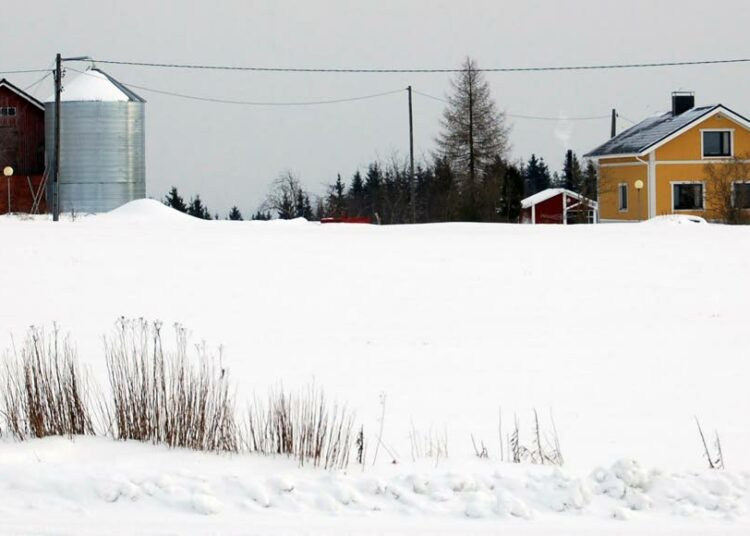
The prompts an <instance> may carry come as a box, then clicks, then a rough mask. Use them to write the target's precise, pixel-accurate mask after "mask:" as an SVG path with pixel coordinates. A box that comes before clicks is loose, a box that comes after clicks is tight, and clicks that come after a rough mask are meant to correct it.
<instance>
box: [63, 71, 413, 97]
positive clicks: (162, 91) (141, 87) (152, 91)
mask: <svg viewBox="0 0 750 536" xmlns="http://www.w3.org/2000/svg"><path fill="white" fill-rule="evenodd" d="M70 70H71V71H75V72H77V73H81V74H83V75H87V76H91V75H90V74H89V73H87V72H85V71H79V70H77V69H72V68H70ZM119 82H120V83H121V84H123V85H124V86H127V87H129V88H134V89H139V90H142V91H149V92H151V93H157V94H159V95H167V96H169V97H178V98H181V99H190V100H196V101H201V102H212V103H217V104H235V105H242V106H318V105H325V104H340V103H345V102H355V101H361V100H367V99H376V98H378V97H385V96H387V95H395V94H396V93H401V92H403V91H406V90H405V89H394V90H392V91H385V92H382V93H373V94H369V95H360V96H357V97H347V98H342V99H330V100H319V101H290V102H264V101H246V100H232V99H220V98H214V97H202V96H199V95H189V94H187V93H177V92H174V91H166V90H163V89H155V88H151V87H146V86H141V85H137V84H131V83H129V82H123V81H121V80H120V81H119Z"/></svg>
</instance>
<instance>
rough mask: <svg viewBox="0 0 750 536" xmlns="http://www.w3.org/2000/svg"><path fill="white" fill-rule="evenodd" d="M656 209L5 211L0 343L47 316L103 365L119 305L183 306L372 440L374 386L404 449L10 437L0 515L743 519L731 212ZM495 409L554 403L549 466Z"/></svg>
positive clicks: (259, 522) (208, 519)
mask: <svg viewBox="0 0 750 536" xmlns="http://www.w3.org/2000/svg"><path fill="white" fill-rule="evenodd" d="M672 223H674V222H673V221H670V220H666V221H662V222H660V223H648V224H642V225H601V226H585V227H584V226H580V227H574V226H571V227H555V226H537V227H531V226H507V225H479V224H440V225H426V226H403V227H376V226H354V225H328V226H325V225H323V226H322V225H319V224H313V223H307V222H301V221H291V222H203V221H198V220H194V219H192V218H189V217H187V216H184V215H181V214H178V213H174V212H171V211H169V210H168V209H166V208H165V207H162V206H161V205H159V204H158V203H156V202H149V201H142V202H136V203H134V204H131V205H128V206H126V207H123V208H122V209H120V210H118V211H115V212H114V213H111V214H107V215H101V216H96V217H87V218H82V219H79V220H78V221H75V222H63V223H60V224H53V223H52V222H48V221H22V220H18V219H16V218H0V241H1V243H2V244H3V252H4V256H3V258H4V262H3V263H2V264H1V265H0V281H3V286H2V294H1V297H2V307H0V329H2V333H0V335H1V338H0V348H8V347H10V344H11V335H13V336H14V337H15V339H16V340H18V339H20V338H21V337H22V336H23V334H24V332H25V329H26V327H27V326H28V325H30V324H37V325H39V324H47V325H49V324H50V323H51V322H53V321H56V322H57V323H58V324H59V325H60V326H61V328H62V329H63V330H64V331H65V332H69V333H70V334H71V337H72V339H73V340H74V341H75V343H76V344H77V347H78V353H79V358H80V359H81V361H82V362H84V363H86V364H87V365H88V366H89V367H90V368H91V370H92V372H93V374H94V376H96V377H98V378H100V380H101V382H102V383H105V381H104V377H103V372H104V359H103V349H102V346H103V345H102V336H103V335H104V334H107V333H110V332H111V331H112V329H113V326H114V322H115V320H116V319H117V318H118V317H120V316H126V317H141V316H142V317H147V318H150V319H161V320H163V321H164V322H165V324H167V325H169V324H171V323H173V322H179V323H181V324H183V325H185V326H186V327H188V328H189V329H190V330H191V331H192V333H193V334H194V340H195V341H200V340H205V341H206V343H207V344H208V345H209V346H212V347H218V346H219V345H221V346H223V350H224V365H225V366H226V367H227V368H228V369H229V371H230V375H231V378H232V380H233V382H234V383H235V384H236V385H237V386H238V390H237V396H238V398H239V399H241V400H244V399H245V398H246V397H249V396H250V395H252V393H253V392H256V393H259V394H261V395H263V394H265V392H266V391H267V389H268V388H269V387H272V386H275V385H278V384H279V382H281V381H283V383H284V385H285V386H286V387H289V388H294V387H297V386H302V385H305V384H307V383H308V382H310V381H311V380H314V381H315V383H316V384H317V385H320V386H323V387H324V388H325V389H326V393H327V395H328V397H329V398H331V399H334V398H335V399H337V400H339V401H341V402H345V403H346V404H348V406H349V407H350V408H352V409H353V410H355V411H356V413H357V420H358V423H361V424H362V425H363V426H364V429H365V434H366V436H367V438H368V444H369V447H368V451H369V453H370V454H372V452H373V451H374V447H375V443H374V442H375V436H376V432H377V430H378V427H379V425H380V423H379V417H380V414H381V411H382V409H383V408H382V405H381V400H382V399H383V397H384V398H385V401H386V402H385V420H384V435H383V438H384V441H385V442H386V444H387V445H388V446H389V447H390V448H391V449H392V450H393V451H395V454H396V457H397V458H398V462H399V463H398V464H395V465H393V464H391V463H390V461H391V458H389V457H388V456H387V454H386V453H385V452H384V451H383V450H382V449H381V451H380V453H379V459H378V463H377V464H376V465H375V466H372V465H371V464H368V466H367V467H366V468H365V470H364V471H362V468H361V467H356V466H352V467H350V469H349V471H348V473H347V474H329V473H325V472H321V471H313V470H309V469H306V468H305V469H299V468H297V467H296V466H295V465H294V464H293V463H292V462H289V461H286V460H268V459H258V458H257V457H253V456H247V455H243V456H238V457H234V458H229V457H216V456H207V455H203V454H197V453H185V452H175V451H167V450H166V449H163V448H161V447H153V446H147V445H129V444H128V445H125V444H118V443H114V442H111V441H108V440H106V439H101V438H97V439H94V438H88V439H77V440H76V441H75V442H73V443H70V442H68V441H67V440H62V439H47V440H42V441H33V442H29V443H26V444H16V443H13V442H11V441H9V440H7V439H6V440H3V441H4V442H2V443H0V519H2V520H3V523H5V521H7V522H8V524H5V525H4V526H5V527H10V529H8V530H5V529H3V525H2V524H0V532H2V531H4V530H5V532H11V533H17V532H20V533H40V532H41V533H50V534H52V533H59V532H67V533H71V534H73V533H81V532H84V530H83V529H82V528H81V525H79V523H86V522H89V524H90V527H91V528H90V532H91V533H97V532H99V533H100V532H102V531H103V530H104V529H103V527H106V530H104V531H106V532H113V529H112V522H113V521H114V522H116V523H117V524H116V526H115V528H116V529H119V530H121V531H122V532H123V533H127V532H132V530H130V529H132V528H133V527H137V528H138V530H136V532H143V531H148V532H157V533H158V532H168V533H175V534H177V533H185V532H190V531H191V530H194V531H196V532H210V531H215V532H222V533H223V532H232V533H253V534H295V533H297V532H298V529H300V527H302V528H303V529H304V531H303V532H304V533H307V534H331V533H334V534H336V533H370V534H378V533H381V532H383V533H388V534H391V533H392V534H414V533H419V532H420V531H421V532H422V533H424V534H440V533H462V534H464V533H477V534H489V533H493V532H495V531H497V530H498V529H499V527H504V526H508V527H512V530H513V532H514V533H517V534H560V533H565V531H566V530H567V531H570V532H575V533H586V532H585V530H588V531H589V532H588V533H590V534H601V533H602V532H603V531H607V533H611V534H635V533H638V534H640V533H649V534H654V533H656V534H658V533H664V534H686V533H687V534H689V533H691V532H692V533H694V534H705V533H711V532H713V533H716V534H732V533H736V534H741V533H746V532H747V531H748V530H749V529H750V514H748V513H747V508H748V507H749V506H750V502H749V501H750V499H749V495H748V487H749V486H750V473H748V471H749V470H750V456H748V454H747V453H748V452H750V425H748V423H747V413H748V410H749V409H750V395H749V394H748V369H749V368H750V367H748V365H747V342H746V341H747V336H746V333H747V326H748V303H750V285H748V283H747V277H748V273H750V255H748V253H747V252H748V251H750V230H748V229H746V228H742V227H738V228H734V227H723V226H712V225H698V224H692V223H691V224H687V225H673V224H672ZM500 407H502V409H503V417H504V426H505V431H506V432H507V431H509V430H508V427H509V423H510V422H511V421H512V419H513V415H514V414H517V415H518V418H519V420H520V422H521V432H522V435H524V438H525V439H524V440H525V441H526V442H527V443H528V442H530V438H529V437H528V434H529V433H530V427H531V423H532V418H533V413H532V412H533V409H534V408H536V409H537V410H538V411H539V415H540V418H541V420H542V421H543V422H544V423H546V422H547V421H548V415H549V412H550V411H551V412H552V413H553V414H554V418H555V422H556V425H557V429H558V432H559V436H560V441H561V447H562V454H563V456H564V457H565V461H566V464H565V466H564V467H563V469H562V470H557V469H554V468H551V467H538V466H528V465H523V466H516V465H512V464H501V463H499V461H498V457H499V455H500V442H499V439H498V413H499V408H500ZM694 415H697V416H698V417H700V419H701V422H702V424H703V426H704V428H705V429H706V431H707V432H708V433H709V434H710V435H711V436H712V435H713V431H714V430H718V431H719V433H720V436H721V441H722V448H723V451H724V456H725V460H726V465H727V471H726V472H710V471H706V470H705V467H706V463H705V460H704V459H703V458H702V447H701V444H700V440H699V437H698V434H697V431H696V429H695V423H694V421H693V416H694ZM413 430H416V431H417V434H419V435H420V436H424V435H425V434H429V433H430V432H432V433H434V434H438V433H439V434H445V435H446V436H447V439H448V453H449V454H448V457H447V458H444V459H438V460H436V459H434V458H429V457H423V458H422V459H417V460H416V461H415V460H413V459H412V458H413V456H412V451H413V449H412V448H411V443H410V440H409V434H410V433H411V432H412V431H413ZM472 434H473V435H474V437H475V438H476V440H477V441H478V442H483V443H484V444H485V445H486V446H487V449H488V453H489V457H490V459H489V460H479V459H477V458H476V456H475V455H474V448H473V446H472V442H471V435H472ZM628 459H629V460H637V461H638V465H637V466H633V465H630V464H629V463H626V462H624V461H621V460H628ZM600 468H603V469H600ZM628 468H629V469H630V470H627V469H628ZM618 475H619V476H618ZM285 479H289V481H291V482H292V483H294V490H293V491H291V492H287V491H284V489H283V488H284V486H283V484H284V482H286V481H285ZM352 497H355V499H353V498H352ZM266 506H267V507H266ZM514 509H516V511H515V512H514ZM558 510H562V511H563V512H558ZM32 513H35V514H34V515H33V516H32V515H31V514H32ZM48 514H49V515H48ZM204 514H209V515H207V516H206V515H204ZM211 514H213V515H211ZM281 514H283V515H281ZM474 517H477V518H479V519H474ZM526 518H530V519H529V520H527V519H526ZM616 518H625V519H623V520H620V519H616ZM30 519H33V520H34V521H30ZM155 519H158V520H159V523H158V525H154V523H153V521H154V520H155ZM503 524H505V525H503ZM584 529H585V530H584ZM561 531H562V532H561ZM581 531H584V532H581Z"/></svg>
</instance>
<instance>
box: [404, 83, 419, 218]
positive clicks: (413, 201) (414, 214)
mask: <svg viewBox="0 0 750 536" xmlns="http://www.w3.org/2000/svg"><path fill="white" fill-rule="evenodd" d="M406 89H407V90H408V91H409V188H410V194H411V222H412V223H417V206H416V197H417V192H416V190H417V185H416V184H415V178H414V116H413V113H412V105H411V86H409V87H408V88H406Z"/></svg>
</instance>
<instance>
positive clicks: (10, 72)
mask: <svg viewBox="0 0 750 536" xmlns="http://www.w3.org/2000/svg"><path fill="white" fill-rule="evenodd" d="M48 71H50V70H49V69H24V70H21V71H0V74H26V73H46V72H48Z"/></svg>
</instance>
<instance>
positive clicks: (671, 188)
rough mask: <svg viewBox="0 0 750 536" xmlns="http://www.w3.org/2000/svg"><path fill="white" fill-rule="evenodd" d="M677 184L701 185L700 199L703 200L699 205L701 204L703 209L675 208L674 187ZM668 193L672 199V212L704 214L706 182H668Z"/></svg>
mask: <svg viewBox="0 0 750 536" xmlns="http://www.w3.org/2000/svg"><path fill="white" fill-rule="evenodd" d="M678 184H700V185H702V186H703V193H702V196H701V197H703V199H702V200H701V203H702V204H703V207H702V208H675V206H674V202H675V198H674V187H675V186H676V185H678ZM669 192H670V195H671V197H672V212H704V211H705V210H706V181H670V183H669Z"/></svg>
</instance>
